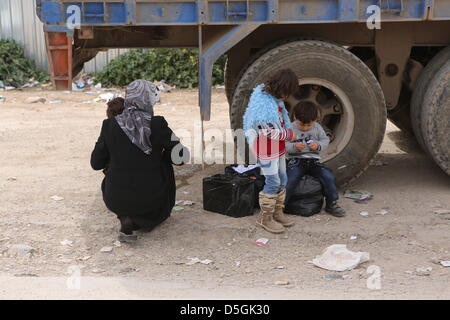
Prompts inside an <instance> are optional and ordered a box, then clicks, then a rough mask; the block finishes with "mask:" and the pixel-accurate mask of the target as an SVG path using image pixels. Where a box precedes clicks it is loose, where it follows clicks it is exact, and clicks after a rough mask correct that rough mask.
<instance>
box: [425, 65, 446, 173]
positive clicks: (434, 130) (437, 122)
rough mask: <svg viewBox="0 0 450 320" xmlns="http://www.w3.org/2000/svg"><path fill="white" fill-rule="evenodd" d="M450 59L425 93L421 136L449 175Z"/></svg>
mask: <svg viewBox="0 0 450 320" xmlns="http://www.w3.org/2000/svg"><path fill="white" fill-rule="evenodd" d="M449 115H450V60H449V61H447V63H446V64H444V65H443V66H442V68H441V69H440V70H439V71H438V72H437V73H436V75H435V76H434V78H433V79H432V81H431V82H430V84H429V86H428V89H427V91H426V93H425V97H424V99H423V105H422V113H421V119H422V121H421V125H422V136H423V138H424V141H425V145H426V147H427V149H428V151H429V153H430V155H431V156H432V157H433V159H434V161H435V162H436V164H437V165H438V166H439V167H441V168H442V170H444V172H445V173H447V174H448V175H450V116H449Z"/></svg>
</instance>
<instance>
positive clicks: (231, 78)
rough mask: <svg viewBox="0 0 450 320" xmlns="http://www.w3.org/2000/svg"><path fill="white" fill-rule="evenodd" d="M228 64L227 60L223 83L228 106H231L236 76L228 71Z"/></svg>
mask: <svg viewBox="0 0 450 320" xmlns="http://www.w3.org/2000/svg"><path fill="white" fill-rule="evenodd" d="M228 59H230V58H228ZM229 63H230V62H229V60H227V63H226V64H225V70H224V72H223V78H224V79H223V82H224V83H225V95H226V96H227V100H228V104H230V105H231V102H232V100H233V94H234V89H235V88H236V76H235V75H233V74H232V72H231V71H230V67H229Z"/></svg>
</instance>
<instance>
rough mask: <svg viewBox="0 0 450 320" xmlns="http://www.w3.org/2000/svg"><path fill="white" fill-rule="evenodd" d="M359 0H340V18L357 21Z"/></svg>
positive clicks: (341, 19)
mask: <svg viewBox="0 0 450 320" xmlns="http://www.w3.org/2000/svg"><path fill="white" fill-rule="evenodd" d="M358 6H359V0H339V9H338V10H339V13H338V16H339V20H340V21H356V20H358V17H359V11H358Z"/></svg>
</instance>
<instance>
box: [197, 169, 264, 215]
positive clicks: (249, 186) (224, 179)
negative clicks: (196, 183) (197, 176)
mask: <svg viewBox="0 0 450 320" xmlns="http://www.w3.org/2000/svg"><path fill="white" fill-rule="evenodd" d="M254 207H255V186H254V181H252V180H251V179H249V178H247V177H240V176H235V175H229V174H216V175H214V176H211V177H206V178H204V179H203V209H204V210H207V211H212V212H216V213H220V214H223V215H226V216H229V217H234V218H240V217H245V216H251V215H253V210H254Z"/></svg>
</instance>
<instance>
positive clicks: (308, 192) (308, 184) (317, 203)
mask: <svg viewBox="0 0 450 320" xmlns="http://www.w3.org/2000/svg"><path fill="white" fill-rule="evenodd" d="M322 206H323V193H322V185H321V183H320V181H319V180H318V179H316V178H314V177H312V176H309V175H305V176H303V178H302V180H300V183H299V184H298V186H297V188H295V191H294V194H293V195H292V196H291V198H290V199H289V203H287V204H286V207H285V209H284V212H285V213H288V214H295V215H300V216H303V217H310V216H312V215H314V214H317V213H319V212H320V211H321V210H322Z"/></svg>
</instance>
